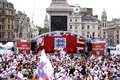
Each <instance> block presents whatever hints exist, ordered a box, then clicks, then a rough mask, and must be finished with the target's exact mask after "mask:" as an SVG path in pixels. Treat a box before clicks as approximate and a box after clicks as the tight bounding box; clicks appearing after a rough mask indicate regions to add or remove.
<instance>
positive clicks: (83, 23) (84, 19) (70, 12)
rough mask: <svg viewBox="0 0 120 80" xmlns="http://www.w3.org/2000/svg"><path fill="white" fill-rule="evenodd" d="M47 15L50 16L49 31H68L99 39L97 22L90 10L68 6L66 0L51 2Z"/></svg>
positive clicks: (53, 0)
mask: <svg viewBox="0 0 120 80" xmlns="http://www.w3.org/2000/svg"><path fill="white" fill-rule="evenodd" d="M63 5H64V6H63ZM47 13H48V14H49V15H50V26H49V30H50V31H55V30H58V31H61V30H62V31H69V32H72V33H74V34H76V35H78V36H84V37H86V38H99V37H100V34H101V33H100V30H99V29H100V28H99V26H98V24H99V21H98V18H97V16H94V15H93V10H92V8H81V7H80V6H78V5H74V6H73V5H69V4H68V3H67V1H66V0H52V3H51V5H50V7H49V8H47ZM53 18H54V19H53ZM53 22H54V23H53ZM63 24H64V25H63ZM53 27H54V29H52V28H53Z"/></svg>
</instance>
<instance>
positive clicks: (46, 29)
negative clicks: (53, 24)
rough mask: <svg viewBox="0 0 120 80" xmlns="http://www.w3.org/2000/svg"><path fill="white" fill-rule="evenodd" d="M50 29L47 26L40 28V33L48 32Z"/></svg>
mask: <svg viewBox="0 0 120 80" xmlns="http://www.w3.org/2000/svg"><path fill="white" fill-rule="evenodd" d="M48 31H49V30H48V28H47V27H44V28H41V27H40V28H39V35H40V34H43V33H46V32H48Z"/></svg>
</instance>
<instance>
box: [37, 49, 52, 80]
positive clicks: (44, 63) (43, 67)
mask: <svg viewBox="0 0 120 80" xmlns="http://www.w3.org/2000/svg"><path fill="white" fill-rule="evenodd" d="M40 54H41V56H40V62H39V65H38V74H37V75H38V79H37V80H53V78H54V70H53V68H52V65H51V63H50V61H49V59H48V57H47V56H46V54H45V50H42V51H41V52H40Z"/></svg>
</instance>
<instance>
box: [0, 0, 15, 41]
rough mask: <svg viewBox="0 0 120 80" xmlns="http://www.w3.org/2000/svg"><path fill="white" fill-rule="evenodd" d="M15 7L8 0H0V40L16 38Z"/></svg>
mask: <svg viewBox="0 0 120 80" xmlns="http://www.w3.org/2000/svg"><path fill="white" fill-rule="evenodd" d="M14 19H15V9H14V5H13V4H12V3H9V2H8V1H7V0H0V42H9V41H13V40H14Z"/></svg>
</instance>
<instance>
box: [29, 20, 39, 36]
mask: <svg viewBox="0 0 120 80" xmlns="http://www.w3.org/2000/svg"><path fill="white" fill-rule="evenodd" d="M30 26H31V33H32V35H31V36H32V38H35V37H36V36H38V35H39V30H38V27H37V26H35V25H34V23H33V21H32V22H31V24H30Z"/></svg>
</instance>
